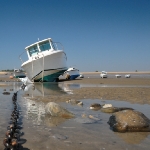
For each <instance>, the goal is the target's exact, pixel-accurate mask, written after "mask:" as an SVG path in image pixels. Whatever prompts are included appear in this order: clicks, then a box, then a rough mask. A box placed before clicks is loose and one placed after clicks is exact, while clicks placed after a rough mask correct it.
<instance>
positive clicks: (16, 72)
mask: <svg viewBox="0 0 150 150" xmlns="http://www.w3.org/2000/svg"><path fill="white" fill-rule="evenodd" d="M24 77H26V75H25V72H24V71H23V70H21V69H14V78H24Z"/></svg>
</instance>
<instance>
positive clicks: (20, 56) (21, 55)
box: [19, 50, 27, 64]
mask: <svg viewBox="0 0 150 150" xmlns="http://www.w3.org/2000/svg"><path fill="white" fill-rule="evenodd" d="M25 52H26V51H25V50H24V51H23V52H22V53H21V54H20V55H19V59H20V60H21V63H22V64H23V62H25V61H23V59H22V57H23V54H25ZM24 57H26V59H27V56H26V55H24ZM24 59H25V58H24Z"/></svg>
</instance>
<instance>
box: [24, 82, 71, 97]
mask: <svg viewBox="0 0 150 150" xmlns="http://www.w3.org/2000/svg"><path fill="white" fill-rule="evenodd" d="M24 91H25V94H28V95H30V96H32V97H34V96H43V97H44V96H46V95H57V94H65V93H67V94H73V93H72V90H70V88H69V86H68V85H67V84H63V83H34V84H28V85H27V86H26V87H25V89H24Z"/></svg>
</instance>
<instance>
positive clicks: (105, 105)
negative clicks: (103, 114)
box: [102, 104, 112, 108]
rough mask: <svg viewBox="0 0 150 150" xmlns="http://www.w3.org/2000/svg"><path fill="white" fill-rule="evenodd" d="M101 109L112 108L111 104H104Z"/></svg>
mask: <svg viewBox="0 0 150 150" xmlns="http://www.w3.org/2000/svg"><path fill="white" fill-rule="evenodd" d="M102 107H103V108H108V107H112V104H104V105H103V106H102Z"/></svg>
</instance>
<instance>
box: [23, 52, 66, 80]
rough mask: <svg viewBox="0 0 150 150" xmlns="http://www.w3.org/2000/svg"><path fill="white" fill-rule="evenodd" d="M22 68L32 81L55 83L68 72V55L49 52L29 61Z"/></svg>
mask: <svg viewBox="0 0 150 150" xmlns="http://www.w3.org/2000/svg"><path fill="white" fill-rule="evenodd" d="M21 67H22V68H23V69H24V70H25V71H26V73H27V76H28V78H29V79H30V80H31V81H34V82H39V81H43V82H54V81H56V80H57V78H58V77H59V76H60V75H62V74H63V73H64V72H65V71H66V70H67V65H66V55H65V53H64V52H63V51H55V52H47V53H46V54H44V56H43V54H42V55H39V56H38V57H37V56H36V57H35V58H33V59H32V60H28V61H27V62H25V63H23V64H22V66H21Z"/></svg>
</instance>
